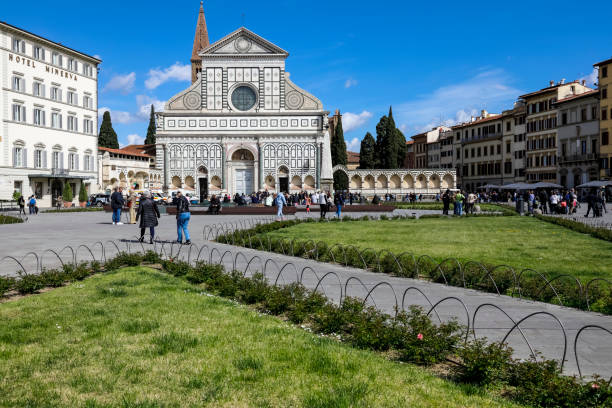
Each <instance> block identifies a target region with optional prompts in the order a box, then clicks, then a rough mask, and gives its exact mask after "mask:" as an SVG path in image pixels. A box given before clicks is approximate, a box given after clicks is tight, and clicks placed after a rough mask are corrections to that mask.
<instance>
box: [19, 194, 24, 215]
mask: <svg viewBox="0 0 612 408" xmlns="http://www.w3.org/2000/svg"><path fill="white" fill-rule="evenodd" d="M17 205H19V215H21V213H23V215H26V213H25V199H24V198H23V195H20V196H19V198H18V199H17Z"/></svg>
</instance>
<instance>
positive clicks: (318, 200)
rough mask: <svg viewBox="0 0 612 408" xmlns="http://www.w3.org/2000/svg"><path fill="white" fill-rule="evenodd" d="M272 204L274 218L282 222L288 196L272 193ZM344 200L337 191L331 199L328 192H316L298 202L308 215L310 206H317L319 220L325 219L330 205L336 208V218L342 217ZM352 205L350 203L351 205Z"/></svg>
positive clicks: (341, 194) (342, 195)
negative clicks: (274, 209) (274, 211)
mask: <svg viewBox="0 0 612 408" xmlns="http://www.w3.org/2000/svg"><path fill="white" fill-rule="evenodd" d="M271 197H272V203H273V205H275V206H276V217H277V219H279V220H284V219H285V217H284V214H283V208H284V207H285V206H287V205H288V203H289V200H288V199H289V198H290V196H289V195H288V194H287V193H274V194H273V195H272V196H271ZM345 202H346V199H345V197H344V194H343V193H342V192H341V191H337V192H336V193H335V194H334V197H333V199H332V197H331V194H330V192H329V191H328V192H325V191H317V192H316V193H313V194H306V195H305V196H304V201H302V202H299V203H298V204H302V205H305V206H306V213H307V214H310V206H311V205H312V204H317V205H318V206H319V212H320V216H321V218H325V217H326V215H327V212H328V211H329V210H330V209H331V206H332V203H333V205H334V206H335V207H336V216H337V217H338V218H340V217H341V216H342V207H344V205H345ZM351 204H352V203H351Z"/></svg>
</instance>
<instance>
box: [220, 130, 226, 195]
mask: <svg viewBox="0 0 612 408" xmlns="http://www.w3.org/2000/svg"><path fill="white" fill-rule="evenodd" d="M220 143H221V188H222V189H223V190H225V189H226V188H227V181H226V180H225V176H226V175H227V171H226V170H225V146H224V145H223V140H221V142H220Z"/></svg>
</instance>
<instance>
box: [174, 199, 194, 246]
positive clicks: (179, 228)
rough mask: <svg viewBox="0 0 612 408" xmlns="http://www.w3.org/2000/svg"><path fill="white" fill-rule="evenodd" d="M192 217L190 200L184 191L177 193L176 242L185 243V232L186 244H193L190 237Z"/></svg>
mask: <svg viewBox="0 0 612 408" xmlns="http://www.w3.org/2000/svg"><path fill="white" fill-rule="evenodd" d="M190 219H191V212H190V211H189V201H188V200H187V198H186V197H185V196H184V195H183V193H182V192H180V191H179V192H177V193H176V232H177V235H178V237H177V239H176V242H178V243H179V244H182V243H183V234H185V245H190V244H191V239H190V238H189V229H188V226H189V220H190Z"/></svg>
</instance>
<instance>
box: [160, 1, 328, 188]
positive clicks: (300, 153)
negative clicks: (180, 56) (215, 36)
mask: <svg viewBox="0 0 612 408" xmlns="http://www.w3.org/2000/svg"><path fill="white" fill-rule="evenodd" d="M288 55H289V54H288V53H287V52H286V51H285V50H283V49H281V48H280V47H278V46H277V45H275V44H273V43H271V42H269V41H267V40H265V39H263V38H262V37H260V36H258V35H257V34H255V33H253V32H251V31H249V30H247V29H246V28H244V27H242V28H240V29H238V30H236V31H234V32H233V33H231V34H229V35H227V36H225V37H224V38H222V39H220V40H219V41H217V42H215V43H213V44H209V41H208V32H207V30H206V22H205V18H204V11H203V8H202V6H200V15H199V17H198V24H197V27H196V36H195V41H194V47H193V53H192V58H191V64H192V84H191V86H189V87H188V88H187V89H185V90H183V91H182V92H180V93H178V94H177V95H175V96H173V97H172V98H170V99H169V100H168V101H167V103H166V105H165V107H164V111H163V112H159V113H158V114H157V146H156V149H157V151H156V156H157V161H156V164H157V166H158V168H159V170H161V171H162V172H163V184H164V186H165V189H166V190H168V191H175V190H179V189H180V190H183V191H191V192H192V193H193V194H194V195H195V196H198V197H200V198H202V199H203V198H205V197H206V196H210V195H212V194H219V193H229V194H235V193H245V194H250V193H252V192H254V191H264V190H267V191H270V192H279V191H286V192H291V191H302V190H305V191H315V190H330V189H331V188H332V184H333V175H332V163H331V152H330V135H329V126H328V113H329V112H327V111H325V110H324V108H323V105H322V103H321V101H320V100H319V99H317V98H316V97H315V96H313V95H311V94H310V93H308V92H306V91H305V90H303V89H301V88H299V87H298V86H297V85H295V84H294V83H293V82H292V81H291V79H290V76H289V73H288V72H286V71H285V61H286V59H287V57H288Z"/></svg>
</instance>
